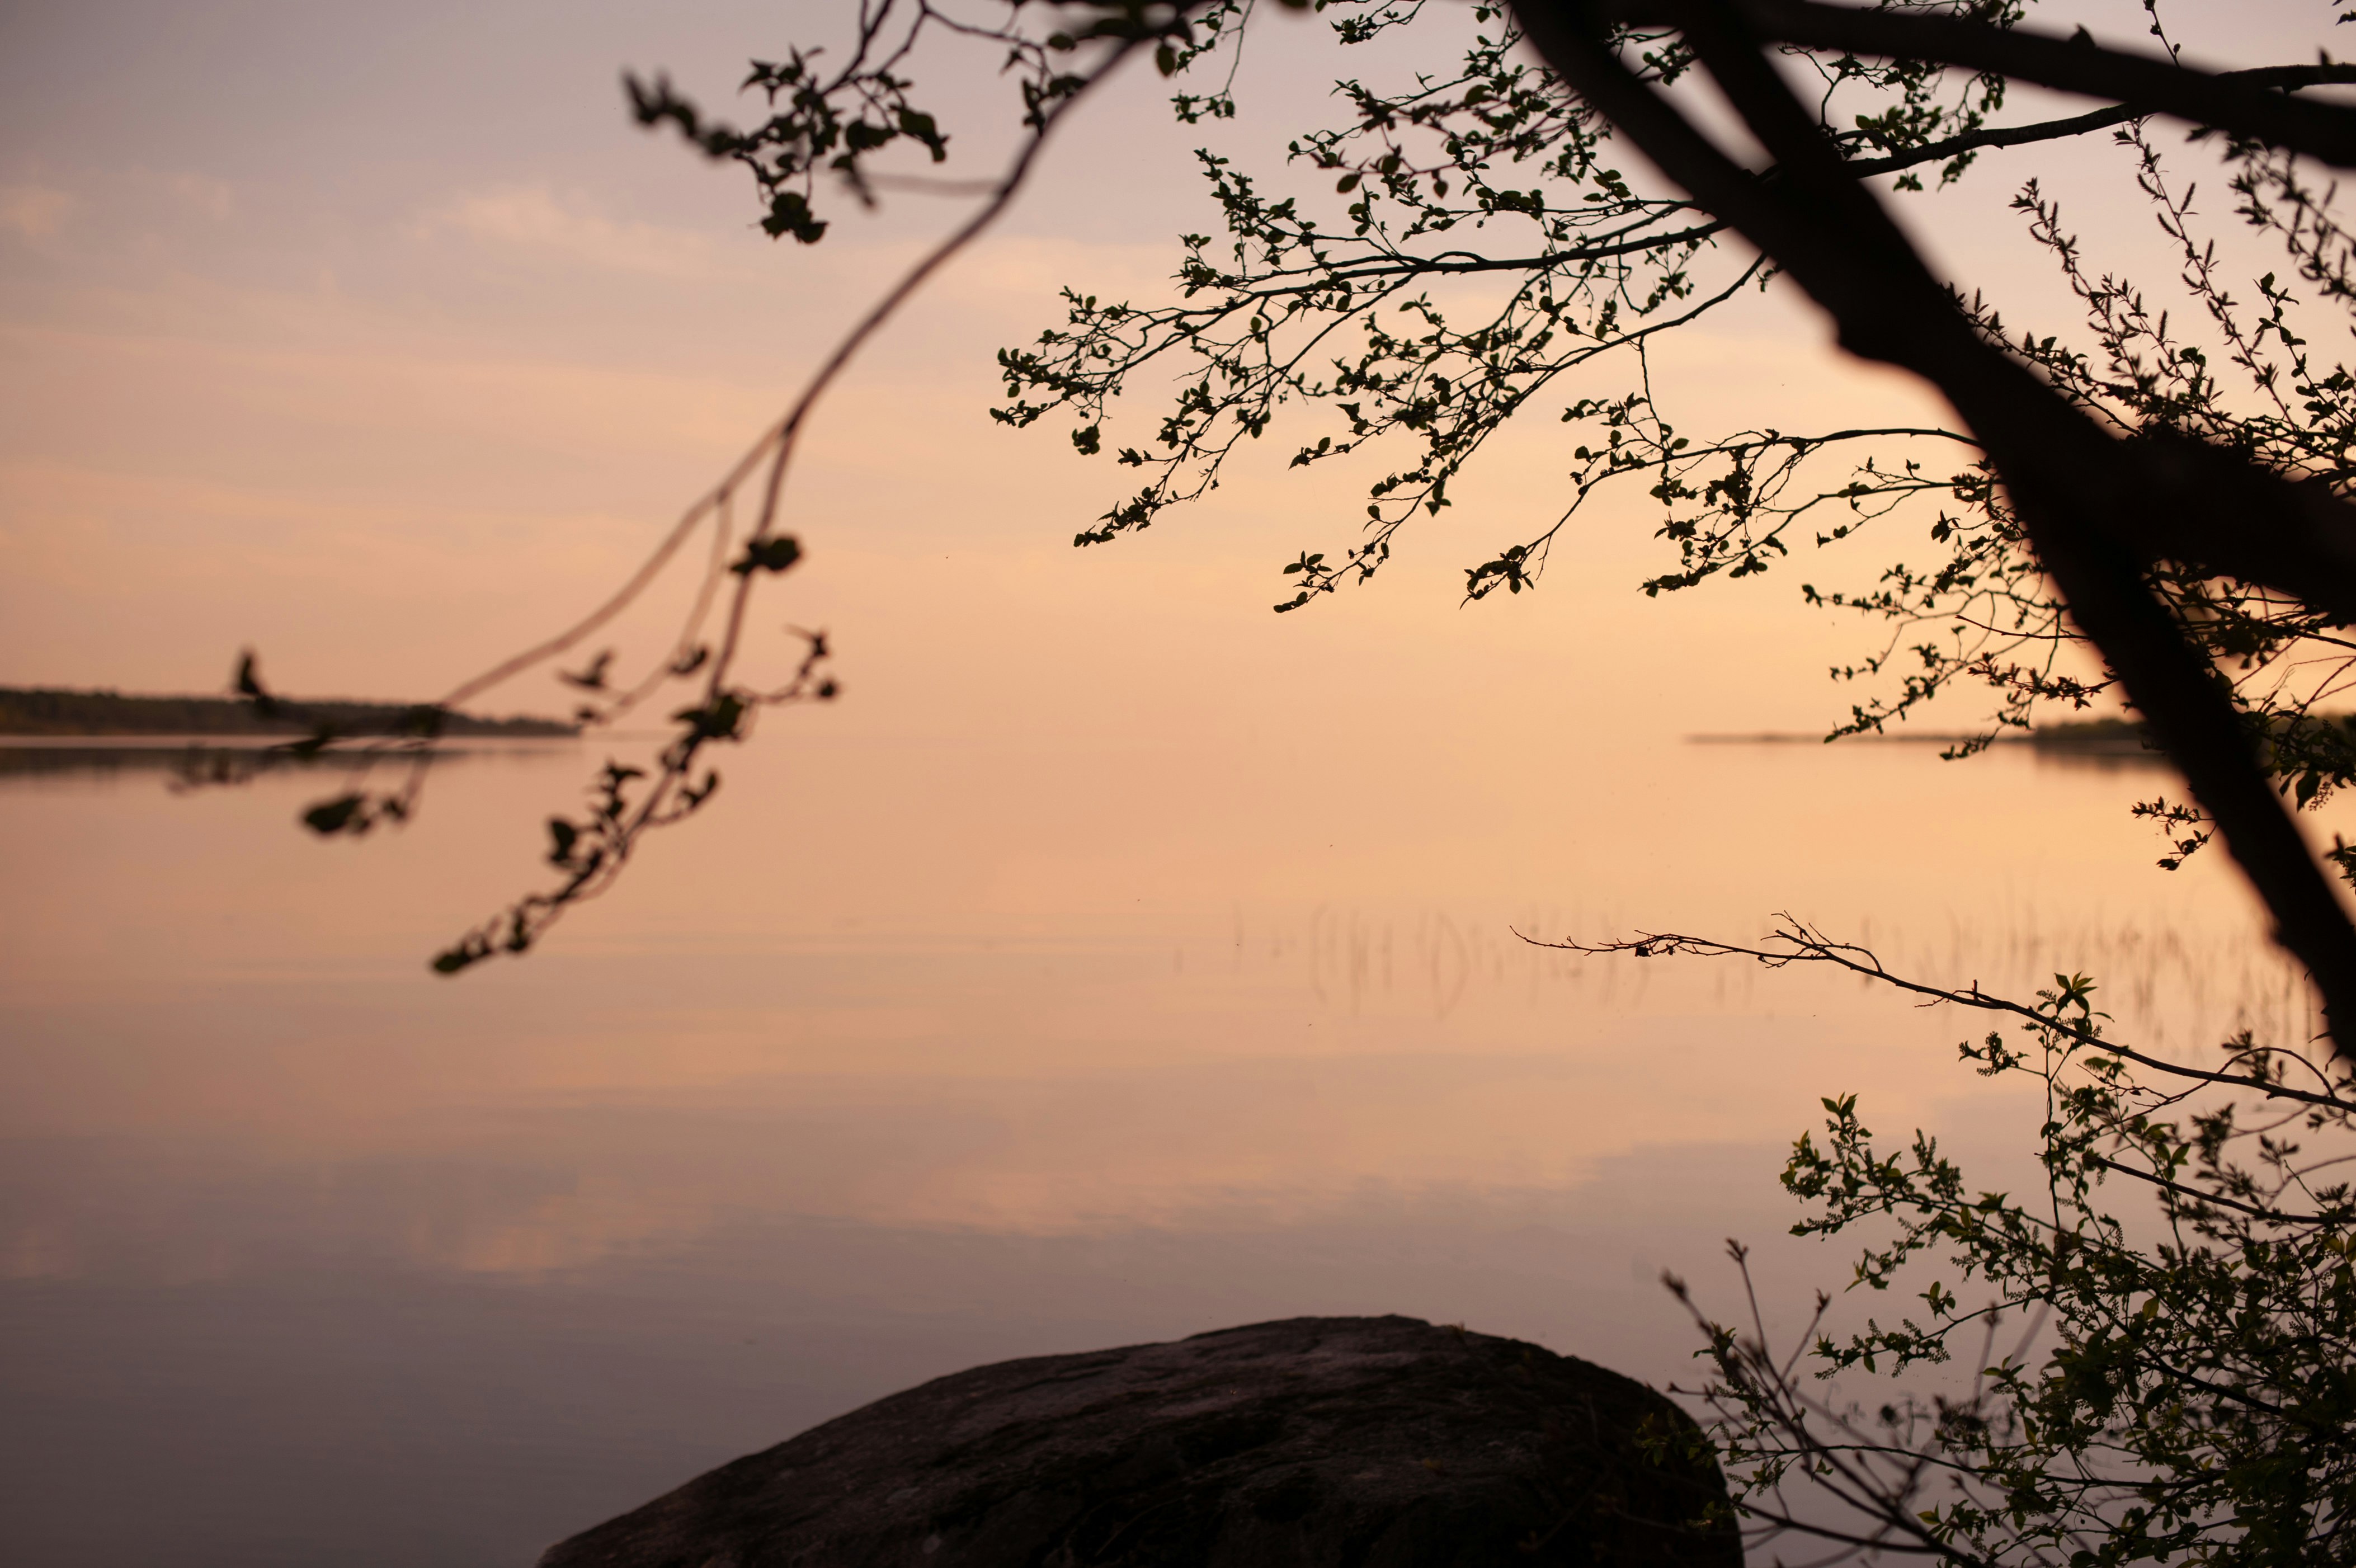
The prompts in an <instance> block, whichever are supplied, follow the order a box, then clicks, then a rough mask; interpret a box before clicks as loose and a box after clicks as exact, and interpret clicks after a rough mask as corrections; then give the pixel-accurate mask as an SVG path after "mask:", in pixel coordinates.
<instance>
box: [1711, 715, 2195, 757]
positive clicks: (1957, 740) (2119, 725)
mask: <svg viewBox="0 0 2356 1568" xmlns="http://www.w3.org/2000/svg"><path fill="white" fill-rule="evenodd" d="M1982 738H1985V736H1984V734H1983V735H1965V734H1958V733H1955V732H1953V731H1944V732H1943V731H1936V730H1898V731H1893V732H1890V733H1888V734H1880V735H1859V736H1840V737H1839V739H1840V740H1841V741H1843V742H1846V743H1850V744H1857V743H1868V744H1869V743H1872V742H1877V741H1878V742H1881V743H1884V744H1887V745H1892V746H1963V745H1966V744H1968V743H1970V742H1972V741H1976V740H1979V739H1982ZM1826 739H1827V737H1826V736H1823V735H1821V734H1813V733H1802V732H1799V731H1794V730H1759V731H1755V732H1751V733H1749V734H1740V735H1734V734H1715V735H1689V736H1686V737H1685V740H1686V743H1687V745H1688V746H1822V745H1824V744H1826ZM1990 744H1992V745H1996V746H2035V747H2036V748H2037V749H2039V750H2040V751H2070V752H2083V753H2096V754H2100V755H2104V756H2113V757H2152V758H2153V759H2154V760H2158V756H2159V754H2158V752H2157V751H2155V750H2154V749H2153V748H2152V747H2151V746H2148V745H2147V744H2146V743H2145V740H2144V729H2143V725H2141V724H2139V723H2137V722H2136V721H2135V720H2133V719H2087V720H2083V721H2081V722H2079V723H2075V724H2058V725H2044V726H2043V727H2041V728H2039V729H2033V730H2030V731H2029V733H2027V734H2026V735H2023V734H2021V733H2020V732H2019V731H2008V732H2007V733H2005V734H2003V735H1999V736H1996V737H1994V739H1993V740H1992V741H1991V742H1990Z"/></svg>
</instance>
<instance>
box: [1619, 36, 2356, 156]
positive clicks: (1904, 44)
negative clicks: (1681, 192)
mask: <svg viewBox="0 0 2356 1568" xmlns="http://www.w3.org/2000/svg"><path fill="white" fill-rule="evenodd" d="M1731 3H1732V8H1733V9H1734V11H1735V12H1736V13H1737V15H1739V16H1740V19H1741V23H1742V25H1743V27H1745V28H1746V29H1747V30H1748V31H1749V32H1750V33H1751V35H1752V36H1754V37H1756V38H1760V39H1762V40H1765V41H1767V42H1772V43H1786V44H1799V45H1802V46H1804V47H1805V48H1824V49H1839V50H1842V51H1844V52H1846V53H1849V54H1858V55H1870V56H1873V57H1875V58H1877V59H1911V60H1925V61H1935V62H1938V63H1940V64H1943V65H1955V66H1962V67H1964V68H1965V69H1966V70H1976V71H1986V72H1988V73H1990V74H1992V75H1996V76H2002V77H2005V78H2008V79H2009V80H2011V81H2033V82H2035V83H2037V84H2038V85H2039V86H2040V87H2051V88H2053V89H2055V90H2056V91H2061V92H2078V93H2083V94H2085V95H2086V96H2087V97H2089V98H2107V99H2110V100H2112V101H2113V102H2117V103H2121V104H2132V105H2135V106H2136V108H2138V109H2139V110H2141V111H2142V112H2144V113H2157V114H2170V115H2174V116H2176V117H2178V118H2179V119H2184V120H2190V121H2191V122H2192V123H2193V124H2198V125H2213V126H2215V127H2217V128H2218V129H2219V130H2223V131H2230V132H2232V133H2233V134H2236V135H2242V136H2250V137H2254V138H2255V139H2257V140H2259V141H2262V142H2267V143H2271V144H2272V145H2276V146H2278V147H2286V148H2288V149H2290V150H2291V151H2293V152H2298V153H2305V154H2307V155H2308V156H2310V157H2315V158H2320V159H2322V160H2323V161H2324V162H2326V163H2329V164H2333V165H2336V166H2340V167H2341V168H2356V109H2346V108H2342V107H2340V105H2338V104H2335V103H2319V102H2314V101H2313V100H2310V99H2299V98H2290V97H2286V96H2284V95H2283V94H2282V93H2280V92H2277V91H2273V90H2272V89H2273V87H2274V86H2276V85H2299V86H2308V85H2315V84H2318V83H2319V82H2323V81H2356V70H2350V69H2349V68H2347V67H2344V66H2334V65H2332V64H2331V63H2330V62H2329V61H2326V62H2323V63H2322V64H2321V65H2319V66H2318V67H2316V68H2312V69H2315V70H2319V71H2320V72H2325V73H2329V74H2323V75H2319V76H2318V77H2317V78H2315V79H2314V81H2299V82H2297V83H2291V82H2282V81H2275V82H2269V81H2265V80H2263V79H2261V80H2252V78H2251V77H2249V76H2248V75H2246V74H2244V73H2238V72H2224V73H2211V72H2208V71H2200V70H2187V69H2186V68H2185V67H2183V66H2180V65H2178V64H2176V63H2174V62H2173V61H2171V60H2167V59H2158V58H2156V57H2154V56H2150V55H2140V54H2129V53H2126V52H2125V51H2123V50H2119V49H2111V48H2103V47H2102V46H2100V45H2098V44H2096V43H2095V42H2094V40H2093V39H2092V38H2088V37H2087V36H2086V35H2085V33H2084V32H2083V30H2082V31H2081V32H2080V33H2079V34H2078V35H2077V36H2076V37H2074V38H2058V37H2056V36H2054V35H2052V34H2051V33H2040V32H2035V31H2032V30H2030V29H2029V28H2026V27H1990V26H1989V25H1988V24H1987V23H1985V22H1978V21H1974V20H1971V19H1968V18H1966V17H1963V16H1942V15H1934V14H1931V13H1927V12H1922V11H1898V10H1867V9H1864V8H1861V7H1858V6H1851V5H1822V4H1819V3H1817V0H1731ZM1615 9H1616V10H1617V12H1618V14H1619V17H1620V19H1622V20H1624V21H1630V22H1639V23H1643V24H1645V25H1655V24H1661V23H1665V24H1667V25H1669V26H1672V27H1675V26H1678V25H1680V24H1679V23H1678V21H1677V19H1676V18H1677V16H1678V14H1679V13H1680V12H1681V10H1682V9H1683V7H1682V6H1681V5H1679V4H1678V3H1677V0H1633V3H1632V4H1629V5H1624V6H1620V7H1615Z"/></svg>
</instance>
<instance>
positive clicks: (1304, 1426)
mask: <svg viewBox="0 0 2356 1568" xmlns="http://www.w3.org/2000/svg"><path fill="white" fill-rule="evenodd" d="M1647 1423H1650V1424H1649V1428H1647ZM1640 1428H1647V1429H1648V1430H1652V1431H1655V1432H1659V1433H1662V1434H1667V1435H1670V1436H1671V1437H1673V1438H1674V1437H1675V1436H1676V1435H1677V1434H1689V1433H1691V1432H1692V1430H1693V1427H1692V1423H1690V1422H1689V1421H1687V1418H1686V1417H1685V1416H1684V1415H1683V1414H1682V1413H1680V1412H1677V1410H1676V1407H1675V1406H1673V1405H1671V1404H1670V1403H1669V1402H1668V1401H1666V1400H1665V1399H1663V1398H1662V1397H1661V1396H1660V1395H1658V1394H1656V1393H1655V1392H1653V1391H1651V1390H1650V1389H1648V1388H1646V1387H1644V1385H1643V1384H1641V1383H1638V1382H1635V1381H1633V1380H1630V1379H1627V1378H1623V1377H1621V1376H1620V1375H1619V1374H1618V1373H1616V1372H1609V1371H1606V1370H1604V1369H1602V1368H1601V1367H1596V1366H1590V1364H1589V1363H1587V1362H1585V1361H1580V1360H1575V1359H1570V1358H1568V1357H1562V1356H1557V1355H1555V1354H1554V1353H1553V1352H1551V1351H1549V1350H1545V1349H1541V1348H1538V1347H1537V1346H1535V1345H1525V1344H1522V1343H1521V1342H1519V1341H1517V1340H1513V1339H1498V1338H1494V1337H1490V1336H1488V1335H1484V1334H1470V1333H1465V1332H1463V1331H1462V1330H1459V1329H1451V1328H1435V1327H1433V1326H1431V1325H1430V1324H1428V1323H1423V1322H1419V1321H1418V1320H1417V1319H1414V1318H1410V1317H1339V1318H1334V1317H1301V1318H1293V1319H1290V1321H1287V1322H1282V1323H1262V1324H1256V1325H1253V1326H1250V1327H1246V1328H1230V1329H1226V1330H1223V1331H1221V1332H1219V1333H1215V1334H1201V1335H1197V1336H1195V1337H1193V1338H1191V1339H1181V1340H1177V1341H1174V1342H1173V1343H1170V1344H1166V1345H1137V1346H1130V1347H1129V1348H1123V1349H1117V1350H1099V1351H1094V1352H1090V1353H1088V1354H1086V1355H1077V1356H1043V1357H1039V1358H1036V1359H1030V1360H1022V1361H1003V1362H1001V1363H999V1364H998V1365H996V1366H990V1367H978V1368H975V1369H973V1370H971V1371H967V1372H958V1373H957V1374H955V1375H954V1376H951V1377H947V1378H940V1379H937V1380H934V1381H932V1382H929V1383H926V1384H924V1385H922V1386H921V1387H918V1388H914V1389H910V1390H909V1391H906V1392H905V1393H899V1394H894V1395H893V1396H892V1397H890V1398H889V1399H884V1400H879V1401H877V1402H875V1403H873V1404H871V1405H868V1406H866V1407H865V1408H864V1409H862V1410H856V1411H853V1412H851V1413H850V1414H849V1415H846V1416H842V1417H841V1418H839V1419H837V1420H834V1421H830V1422H828V1423H826V1424H824V1425H823V1426H818V1427H813V1428H811V1429H810V1430H809V1431H808V1432H805V1433H803V1434H801V1435H800V1436H798V1437H796V1438H794V1439H792V1440H791V1441H789V1442H786V1443H781V1444H778V1445H777V1446H776V1447H775V1448H771V1449H767V1450H766V1451H764V1452H762V1453H759V1454H755V1455H749V1456H747V1457H745V1458H743V1459H739V1460H736V1461H735V1462H734V1463H733V1464H729V1465H723V1466H721V1467H720V1468H719V1469H716V1470H712V1471H711V1472H709V1473H707V1474H705V1475H702V1476H700V1477H697V1478H696V1479H694V1480H692V1481H690V1482H689V1483H688V1484H687V1485H686V1486H684V1487H680V1488H679V1489H678V1490H677V1491H675V1492H672V1493H670V1494H669V1495H668V1496H665V1497H661V1498H656V1499H655V1500H654V1501H653V1502H650V1503H648V1504H647V1505H646V1506H645V1507H643V1508H640V1509H636V1510H634V1511H632V1512H630V1513H626V1514H624V1515H622V1516H621V1517H620V1518H619V1519H616V1520H608V1521H607V1522H606V1523H605V1524H602V1525H599V1526H598V1527H597V1528H596V1529H594V1530H588V1531H585V1532H584V1533H583V1534H580V1535H576V1536H574V1537H573V1539H571V1540H570V1541H563V1542H562V1543H560V1544H558V1545H556V1546H553V1547H552V1548H550V1549H549V1551H548V1552H547V1553H546V1554H545V1555H544V1556H542V1557H541V1568H787V1565H788V1564H792V1565H807V1568H870V1565H881V1564H887V1563H888V1564H892V1565H893V1568H936V1565H937V1568H1018V1565H1019V1568H1083V1565H1087V1568H1113V1565H1116V1564H1117V1565H1119V1568H1278V1565H1281V1568H1344V1565H1348V1568H1487V1565H1490V1564H1496V1563H1533V1564H1572V1563H1579V1564H1597V1565H1601V1564H1606V1563H1609V1564H1619V1565H1626V1568H1635V1565H1638V1564H1649V1563H1662V1564H1678V1565H1680V1568H1682V1565H1686V1564H1692V1565H1695V1568H1701V1565H1704V1564H1708V1565H1710V1568H1721V1565H1722V1568H1739V1564H1740V1562H1741V1554H1740V1550H1739V1548H1738V1546H1737V1543H1736V1540H1735V1537H1734V1534H1733V1532H1732V1530H1731V1528H1730V1526H1728V1525H1725V1524H1722V1523H1721V1524H1720V1525H1719V1526H1717V1527H1715V1528H1708V1529H1705V1528H1702V1527H1699V1526H1697V1525H1695V1524H1693V1523H1691V1522H1690V1521H1693V1520H1697V1518H1698V1517H1699V1516H1700V1515H1701V1513H1702V1510H1703V1509H1704V1508H1705V1507H1706V1506H1707V1505H1708V1504H1709V1503H1711V1502H1712V1501H1717V1502H1719V1503H1721V1504H1722V1503H1723V1502H1724V1499H1725V1497H1726V1492H1725V1488H1724V1486H1723V1484H1722V1482H1721V1481H1720V1480H1719V1476H1718V1474H1717V1472H1716V1470H1715V1468H1714V1467H1712V1466H1709V1465H1708V1463H1707V1462H1706V1461H1704V1462H1701V1463H1698V1464H1697V1463H1694V1462H1691V1461H1688V1460H1685V1459H1682V1458H1669V1459H1666V1460H1664V1461H1662V1462H1659V1463H1655V1461H1653V1460H1652V1459H1650V1458H1648V1457H1647V1456H1646V1453H1645V1450H1644V1446H1643V1445H1642V1444H1640V1443H1639V1441H1638V1433H1639V1430H1640ZM1669 1447H1670V1449H1671V1451H1672V1452H1681V1445H1679V1444H1676V1443H1674V1442H1672V1443H1671V1444H1669ZM1721 1517H1722V1516H1721Z"/></svg>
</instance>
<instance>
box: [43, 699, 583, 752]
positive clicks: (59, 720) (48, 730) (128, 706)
mask: <svg viewBox="0 0 2356 1568" xmlns="http://www.w3.org/2000/svg"><path fill="white" fill-rule="evenodd" d="M288 707H289V708H290V709H291V710H292V712H291V713H289V714H279V715H274V716H265V715H264V714H261V713H260V712H258V711H257V710H256V709H255V708H254V706H253V704H252V703H247V702H243V701H241V700H238V699H234V698H230V697H166V696H145V695H140V694H136V693H132V694H126V693H122V692H115V691H105V690H101V691H72V690H68V689H65V688H61V687H39V686H0V743H5V742H6V741H9V740H15V739H91V740H96V739H105V738H118V739H124V738H131V737H134V736H181V737H184V738H187V739H189V740H197V739H219V740H227V739H236V738H242V737H245V736H276V737H285V736H304V735H308V734H310V733H312V732H313V731H315V730H316V729H317V728H318V727H319V726H320V725H327V726H328V727H329V728H331V729H333V730H334V731H335V733H336V734H337V735H338V736H392V735H402V734H406V733H413V732H412V731H410V729H409V728H408V721H409V717H410V715H411V714H413V713H415V712H416V711H417V708H418V704H416V703H359V702H348V701H341V700H328V701H324V702H308V701H304V702H295V701H290V702H289V703H288ZM439 733H440V734H441V735H442V736H454V737H455V736H510V737H515V738H530V739H545V740H555V739H569V738H571V737H572V736H577V735H579V734H580V733H581V727H580V726H579V725H574V724H570V723H567V722H565V721H564V720H562V719H548V718H540V717H536V716H532V715H517V716H513V717H507V718H484V717H479V716H477V715H476V714H461V713H450V714H444V716H443V719H442V722H441V725H440V730H439Z"/></svg>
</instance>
